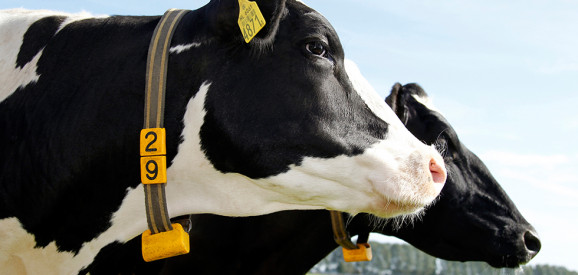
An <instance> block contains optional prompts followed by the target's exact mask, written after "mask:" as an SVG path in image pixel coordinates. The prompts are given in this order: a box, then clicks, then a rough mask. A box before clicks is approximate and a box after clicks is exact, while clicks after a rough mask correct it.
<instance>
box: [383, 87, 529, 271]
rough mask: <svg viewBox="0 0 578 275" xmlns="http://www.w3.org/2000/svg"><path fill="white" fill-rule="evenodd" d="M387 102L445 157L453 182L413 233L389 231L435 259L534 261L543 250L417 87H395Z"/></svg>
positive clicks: (494, 262)
mask: <svg viewBox="0 0 578 275" xmlns="http://www.w3.org/2000/svg"><path fill="white" fill-rule="evenodd" d="M386 101H387V102H388V103H389V104H390V105H391V106H392V109H393V110H395V112H396V113H397V115H398V116H399V117H400V119H401V120H402V121H403V122H404V123H405V124H406V126H407V128H408V129H409V130H410V131H411V132H412V133H413V134H414V135H415V136H416V137H417V138H419V139H421V140H423V141H425V142H426V143H428V144H437V146H438V147H440V148H442V150H443V151H444V155H445V158H444V159H445V163H446V167H447V169H448V180H447V184H446V185H445V186H444V188H443V190H442V192H441V195H440V199H439V201H437V202H436V203H435V204H434V205H433V206H432V207H431V208H428V209H427V210H426V211H425V215H424V216H423V220H421V221H418V222H415V223H414V224H413V228H412V230H391V229H388V230H386V231H387V232H384V233H386V234H392V235H394V236H397V237H400V238H402V239H404V240H406V241H408V242H409V243H411V244H412V245H414V246H415V247H417V248H419V249H421V250H423V251H425V252H427V253H429V254H432V255H435V256H436V257H440V258H444V259H448V260H459V261H486V262H488V263H489V264H490V265H492V266H495V267H516V266H518V265H520V264H524V263H527V262H528V261H530V260H531V259H532V258H533V257H534V256H535V255H536V254H537V253H538V251H539V250H540V247H541V244H540V240H539V239H538V237H537V235H536V232H535V230H534V228H533V227H532V226H531V225H530V224H529V223H528V222H527V221H526V220H525V219H524V217H523V216H522V214H520V212H519V211H518V209H517V208H516V206H515V205H514V203H513V202H512V201H511V200H510V198H509V197H508V195H507V194H506V193H505V192H504V190H503V189H502V188H501V187H500V185H499V184H498V182H497V181H496V180H495V179H494V177H493V176H492V175H491V174H490V171H488V169H487V168H486V166H485V165H484V163H483V162H482V161H481V160H480V159H479V158H478V157H477V156H476V155H475V154H474V153H472V152H471V151H470V150H468V148H466V147H465V146H464V145H463V144H462V143H461V142H460V140H459V139H458V136H457V134H456V132H455V131H454V129H453V128H452V127H451V125H450V124H449V123H448V122H447V121H446V119H445V118H444V117H443V116H442V114H441V113H440V112H439V111H437V110H436V109H435V108H433V106H432V105H431V103H430V102H431V101H430V100H429V98H428V96H427V94H426V93H425V91H424V90H423V89H422V88H421V87H420V86H418V85H417V84H407V85H405V86H401V85H400V84H399V83H397V84H395V85H394V87H393V89H392V91H391V94H390V95H389V96H388V97H387V99H386Z"/></svg>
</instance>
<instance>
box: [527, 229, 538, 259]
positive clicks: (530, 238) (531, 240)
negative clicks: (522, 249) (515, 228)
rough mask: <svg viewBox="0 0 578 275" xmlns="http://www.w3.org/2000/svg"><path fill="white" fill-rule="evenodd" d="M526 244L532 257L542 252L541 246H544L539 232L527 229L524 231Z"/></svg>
mask: <svg viewBox="0 0 578 275" xmlns="http://www.w3.org/2000/svg"><path fill="white" fill-rule="evenodd" d="M524 245H525V246H526V250H527V252H528V255H529V256H530V259H532V258H534V256H536V254H538V252H540V248H542V243H541V242H540V239H539V238H538V236H537V234H536V233H534V232H532V231H526V233H524ZM530 259H528V260H530Z"/></svg>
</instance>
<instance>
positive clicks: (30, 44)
mask: <svg viewBox="0 0 578 275" xmlns="http://www.w3.org/2000/svg"><path fill="white" fill-rule="evenodd" d="M64 19H66V17H64V16H49V17H44V18H42V19H40V20H38V21H36V22H34V23H33V24H32V25H30V27H29V28H28V30H27V31H26V33H25V34H24V37H23V39H22V46H20V51H19V52H18V57H17V58H16V68H22V67H24V65H26V63H28V62H30V61H31V60H32V58H34V56H36V55H37V54H38V52H40V51H41V50H42V49H43V48H44V47H45V46H46V44H48V41H49V40H50V39H51V38H52V37H53V36H54V34H56V31H58V28H59V27H60V24H62V22H63V21H64Z"/></svg>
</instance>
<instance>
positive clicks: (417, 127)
mask: <svg viewBox="0 0 578 275" xmlns="http://www.w3.org/2000/svg"><path fill="white" fill-rule="evenodd" d="M346 68H347V70H348V76H349V78H350V79H351V81H352V82H353V83H354V85H355V86H356V89H357V90H373V88H372V87H371V86H369V84H368V82H367V81H366V80H365V79H364V78H363V76H362V75H361V73H360V72H359V70H358V69H357V67H356V66H355V65H354V64H353V63H352V62H346ZM387 101H388V103H389V104H390V106H391V107H392V108H393V109H395V110H396V113H397V114H398V115H399V117H400V118H401V119H403V121H404V123H405V124H406V125H407V127H408V129H409V130H410V131H411V132H412V133H413V134H414V135H415V136H416V137H417V138H418V139H420V140H423V141H425V142H426V143H428V144H438V146H440V147H443V148H444V150H445V157H446V162H445V163H446V166H447V168H448V179H447V182H446V184H445V186H444V188H443V190H442V192H441V196H440V198H439V200H437V201H436V202H435V204H433V205H432V206H431V207H429V208H428V209H426V210H425V212H424V213H423V216H422V217H421V218H420V219H417V220H414V221H413V222H405V223H404V222H402V221H391V220H389V221H388V220H382V219H377V218H376V217H375V216H371V215H367V214H360V215H356V216H355V217H351V218H350V220H349V221H348V222H347V229H348V231H349V233H350V234H351V235H357V234H360V233H364V232H370V231H371V232H377V233H381V234H385V235H391V236H396V237H398V238H401V239H404V240H406V241H407V242H409V243H411V244H412V245H414V246H415V247H417V248H419V249H421V250H422V251H425V252H427V253H429V254H430V255H433V256H435V257H438V258H443V259H446V260H453V261H484V262H487V263H489V264H490V265H492V266H494V267H518V266H519V265H521V264H525V263H527V262H529V261H530V260H531V259H532V258H533V257H534V256H536V254H537V253H538V252H539V251H540V248H541V243H540V239H539V238H538V237H537V234H536V232H535V230H534V228H533V227H532V225H530V224H529V223H528V222H527V221H526V220H525V218H524V216H523V215H522V214H521V213H520V212H519V211H518V209H517V208H516V206H515V205H514V203H513V202H512V200H511V199H510V198H509V197H508V196H507V194H506V193H505V192H504V190H503V189H502V188H501V187H500V185H499V183H498V182H497V181H496V180H495V179H494V178H493V176H492V175H491V173H490V172H489V171H488V169H487V168H486V166H485V165H484V163H483V162H482V161H481V160H480V159H479V158H478V157H477V156H476V155H475V154H474V153H472V152H471V151H470V150H469V149H468V148H467V147H465V146H464V145H463V144H462V143H461V142H460V140H459V138H458V135H457V134H456V132H455V130H454V129H453V127H452V126H451V125H450V123H449V122H448V121H447V120H446V119H445V117H444V116H443V115H442V114H441V113H440V112H439V110H438V109H436V108H434V107H433V106H432V104H431V100H430V98H429V97H428V95H427V94H426V93H425V91H424V90H423V89H422V88H421V87H419V86H418V85H417V84H407V85H404V86H401V85H400V84H396V85H394V87H393V89H392V91H391V94H390V95H389V96H388V98H387ZM190 219H191V221H192V225H193V229H192V231H191V247H192V248H193V251H191V253H190V254H188V255H183V256H179V257H175V258H171V259H168V260H167V261H164V262H154V263H144V262H143V261H142V259H140V258H139V257H138V255H137V254H138V251H139V249H140V240H138V239H136V240H133V241H131V242H129V243H127V244H124V245H115V246H110V247H109V248H108V249H107V250H106V251H103V253H101V254H100V255H99V257H97V260H96V261H95V263H94V264H93V266H91V269H90V271H91V274H111V273H120V274H141V275H144V274H151V275H152V274H186V273H194V274H215V273H218V274H288V275H289V274H305V273H306V272H307V271H309V270H310V269H311V268H312V267H313V266H314V265H315V264H316V263H318V262H319V261H320V260H321V259H323V258H324V257H325V256H326V255H327V254H329V253H330V252H331V251H332V250H334V249H335V248H337V244H336V243H335V241H334V239H333V232H332V229H331V226H332V225H331V220H330V215H329V213H328V212H327V211H321V210H317V211H283V212H279V213H273V214H269V215H264V216H258V217H246V218H231V217H223V216H216V215H191V216H190ZM374 257H379V256H378V255H374ZM224 262H226V263H227V264H223V263H224Z"/></svg>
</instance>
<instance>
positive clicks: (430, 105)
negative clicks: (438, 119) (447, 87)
mask: <svg viewBox="0 0 578 275" xmlns="http://www.w3.org/2000/svg"><path fill="white" fill-rule="evenodd" d="M412 97H413V98H414V99H415V100H416V101H417V102H419V103H421V104H422V105H423V106H425V107H427V108H428V109H430V110H432V111H434V112H437V113H439V114H441V113H442V112H440V110H439V109H438V108H436V107H435V106H434V104H433V100H432V99H431V97H428V96H423V97H421V96H418V95H412Z"/></svg>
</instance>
